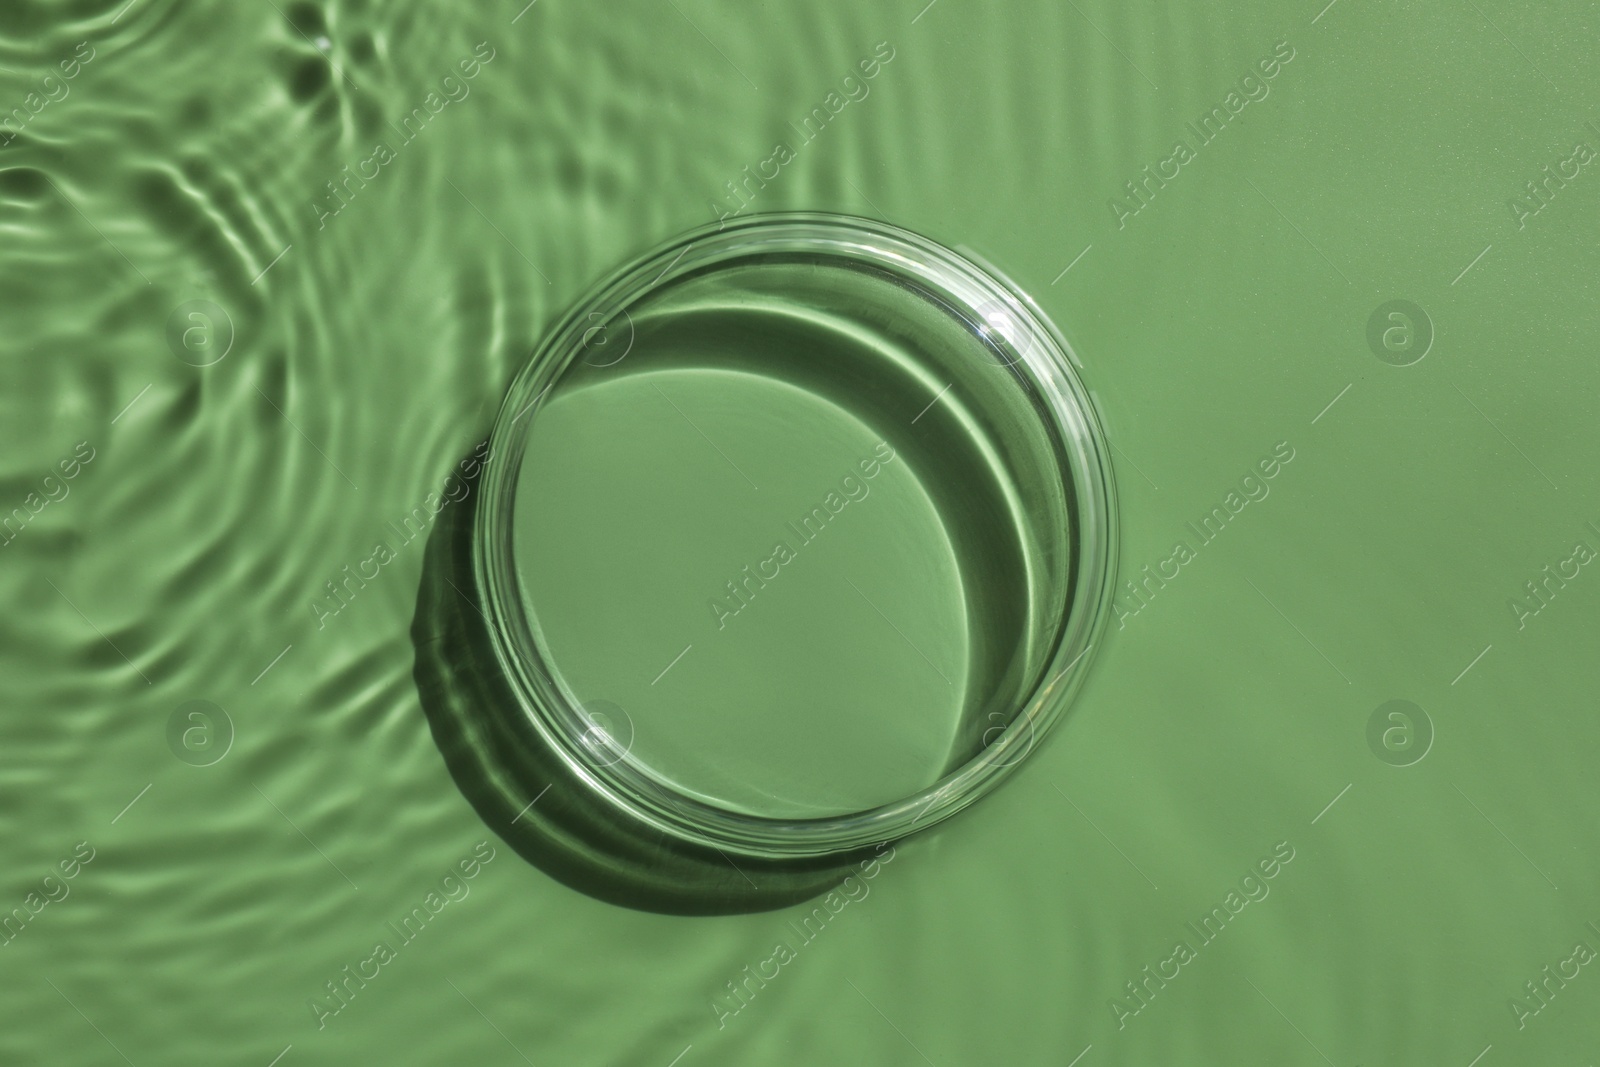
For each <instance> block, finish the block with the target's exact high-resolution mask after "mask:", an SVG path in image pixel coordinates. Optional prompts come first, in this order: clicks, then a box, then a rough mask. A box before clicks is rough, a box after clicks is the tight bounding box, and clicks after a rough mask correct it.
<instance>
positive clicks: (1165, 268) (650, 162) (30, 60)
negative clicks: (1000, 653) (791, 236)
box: [0, 0, 1600, 1067]
mask: <svg viewBox="0 0 1600 1067" xmlns="http://www.w3.org/2000/svg"><path fill="white" fill-rule="evenodd" d="M523 2H524V0H506V2H500V0H495V2H494V3H471V4H459V3H458V4H450V3H445V2H443V0H397V2H392V3H386V4H376V3H357V2H349V0H339V2H329V3H325V4H323V3H306V2H297V3H287V2H279V3H276V4H274V3H270V2H269V3H265V4H256V3H226V4H225V3H221V2H186V3H180V2H178V0H131V2H129V0H74V2H66V3H48V4H47V3H44V2H42V0H9V2H7V3H6V4H5V5H4V9H3V12H0V294H3V295H0V315H3V323H4V327H5V338H6V345H7V349H6V354H5V359H4V361H3V362H0V434H3V436H4V448H3V449H0V529H3V531H4V533H3V541H4V544H3V547H0V589H3V591H4V597H5V599H4V603H5V606H6V610H5V611H4V613H3V614H0V682H3V683H4V684H3V686H0V690H3V692H4V694H5V699H4V709H5V710H4V714H3V718H0V834H3V837H0V840H3V842H4V856H3V862H0V929H3V931H4V932H3V933H0V991H3V996H0V1020H3V1025H0V1062H4V1063H8V1064H9V1063H19V1064H20V1063H75V1064H79V1063H81V1064H89V1063H95V1064H98V1063H108V1064H109V1063H123V1062H128V1063H133V1064H137V1065H139V1067H145V1065H147V1064H172V1065H177V1064H215V1063H224V1062H226V1063H244V1064H258V1065H260V1067H266V1065H268V1064H269V1063H272V1062H274V1057H281V1058H280V1059H279V1060H277V1061H276V1062H277V1063H278V1064H279V1065H280V1067H300V1065H303V1064H350V1063H381V1064H395V1065H398V1064H437V1063H506V1064H512V1063H515V1064H522V1063H534V1064H540V1065H544V1064H565V1065H581V1064H595V1065H599V1064H630V1065H631V1064H638V1065H644V1067H667V1065H668V1064H671V1063H674V1062H677V1063H678V1064H680V1067H695V1065H698V1064H739V1065H745V1064H816V1063H871V1064H923V1063H932V1064H936V1065H938V1067H953V1065H957V1064H1013V1063H1015V1064H1053V1065H1057V1067H1060V1065H1063V1064H1066V1063H1068V1062H1075V1063H1078V1064H1079V1067H1097V1065H1100V1064H1153V1063H1161V1064H1197V1065H1198V1064H1207V1065H1209V1064H1217V1063H1232V1062H1247V1063H1283V1064H1291V1063H1294V1064H1299V1063H1305V1064H1311V1063H1324V1062H1328V1063H1339V1064H1349V1063H1364V1064H1369V1065H1371V1064H1414V1063H1422V1062H1430V1063H1447V1064H1450V1063H1453V1064H1459V1065H1461V1067H1466V1065H1467V1064H1469V1063H1471V1062H1474V1061H1473V1057H1475V1056H1480V1055H1482V1059H1481V1060H1480V1061H1477V1062H1479V1063H1480V1065H1481V1067H1496V1065H1501V1064H1564V1063H1574V1064H1577V1063H1587V1062H1588V1058H1587V1057H1590V1056H1592V1050H1593V1048H1594V1044H1595V1040H1596V1037H1597V1034H1596V1030H1595V1025H1594V1023H1593V1021H1592V1020H1593V1011H1592V1008H1593V1005H1594V1004H1595V1003H1596V1000H1595V998H1596V997H1600V974H1591V972H1592V971H1595V969H1596V966H1597V965H1596V964H1593V963H1590V962H1589V961H1590V960H1591V959H1592V958H1593V953H1594V952H1595V951H1600V929H1597V928H1600V894H1597V893H1596V892H1595V891H1594V888H1593V887H1594V885H1595V884H1596V876H1597V874H1600V870H1597V857H1600V852H1597V851H1596V849H1595V848H1594V847H1593V836H1594V833H1595V831H1596V829H1597V826H1596V823H1597V820H1596V809H1595V805H1594V802H1593V799H1592V798H1593V787H1592V782H1593V769H1592V764H1593V761H1594V758H1595V753H1596V751H1597V749H1596V742H1597V740H1600V737H1597V727H1596V725H1595V724H1596V721H1597V720H1596V718H1595V716H1594V715H1593V692H1594V688H1595V687H1594V682H1595V671H1596V659H1595V657H1594V655H1593V649H1594V645H1595V638H1596V636H1597V630H1600V627H1597V624H1596V615H1595V604H1596V600H1595V597H1596V596H1600V577H1594V576H1592V575H1591V573H1590V572H1591V571H1592V570H1593V569H1594V568H1593V567H1591V566H1590V565H1589V561H1590V559H1591V558H1593V556H1594V553H1595V551H1596V550H1600V493H1597V491H1596V490H1597V488H1600V484H1597V479H1596V475H1595V471H1596V469H1597V468H1596V464H1595V459H1596V455H1595V452H1596V447H1595V444H1596V442H1595V435H1594V431H1593V424H1594V416H1595V410H1594V408H1595V396H1596V393H1597V385H1600V372H1597V371H1596V364H1595V361H1594V358H1593V351H1594V338H1595V336H1596V327H1597V325H1600V323H1597V312H1596V305H1595V301H1594V299H1593V279H1594V277H1595V268H1596V253H1595V247H1596V246H1595V241H1594V234H1595V231H1596V225H1597V222H1600V206H1597V202H1596V197H1597V195H1600V191H1597V190H1600V177H1595V176H1593V174H1592V173H1591V172H1592V170H1593V164H1592V163H1591V162H1590V160H1591V158H1592V157H1593V156H1594V149H1595V148H1600V130H1597V129H1596V125H1600V110H1596V100H1597V97H1596V93H1595V91H1594V90H1595V81H1594V77H1593V74H1592V59H1593V56H1592V47H1590V45H1589V42H1591V41H1592V40H1593V39H1594V34H1595V31H1596V29H1597V28H1600V27H1597V25H1596V21H1595V16H1594V14H1593V12H1592V11H1591V10H1590V9H1589V8H1587V7H1586V6H1584V5H1581V4H1578V3H1576V2H1572V0H1562V2H1557V3H1553V4H1547V5H1540V6H1539V7H1538V8H1537V9H1534V8H1528V7H1518V6H1516V5H1513V4H1510V3H1506V2H1504V0H1482V3H1481V5H1480V4H1467V5H1463V6H1460V7H1455V6H1448V5H1447V6H1445V7H1433V6H1422V7H1418V6H1415V5H1412V6H1402V5H1399V4H1394V3H1380V2H1372V0H1343V2H1337V3H1335V4H1333V5H1331V6H1326V7H1325V6H1324V5H1325V0H1312V2H1311V3H1308V4H1301V3H1298V2H1297V3H1293V4H1288V5H1285V4H1267V3H1264V2H1252V3H1246V4H1218V3H1210V4H1202V5H1199V6H1195V5H1167V6H1165V7H1159V8H1157V7H1144V6H1139V5H1133V6H1129V5H1122V4H1115V3H1111V2H1109V0H1093V2H1090V0H1084V2H1082V3H1078V4H1067V5H1055V4H1045V3H1026V4H1020V5H1017V4H1012V5H994V4H978V3H974V2H972V0H936V2H935V3H933V4H931V5H927V6H924V4H925V2H926V0H911V2H899V0H897V2H894V3H888V2H876V0H874V2H868V3H844V2H842V0H839V2H833V0H829V2H824V3H821V4H807V5H725V4H714V3H711V2H709V0H664V2H661V3H656V2H651V3H628V4H622V5H596V4H590V5H579V4H577V3H574V2H572V0H537V2H536V3H534V4H532V5H529V6H527V7H524V6H523ZM869 72H870V75H869ZM747 168H748V169H747ZM1529 183H1536V184H1534V185H1533V186H1531V187H1530V185H1529ZM779 209H786V210H795V209H816V210H833V211H843V212H850V213H854V214H860V215H866V216H872V217H881V218H887V219H888V220H890V221H892V222H895V223H897V224H900V225H904V226H906V227H908V228H911V229H914V230H917V231H919V232H922V233H925V234H927V235H928V236H930V237H932V238H934V239H936V240H941V241H943V242H945V243H947V244H950V245H953V246H965V247H970V248H971V249H972V250H974V251H975V252H976V253H977V254H979V255H981V256H982V257H984V258H985V259H986V260H988V261H990V262H993V263H995V264H998V265H999V266H1000V267H1001V268H1002V269H1003V270H1005V271H1006V272H1007V273H1008V274H1010V275H1011V276H1012V277H1013V278H1015V279H1016V280H1017V282H1018V283H1019V284H1020V285H1021V286H1023V287H1024V288H1025V289H1027V290H1028V291H1030V292H1031V293H1033V294H1034V295H1035V296H1036V297H1037V299H1038V300H1039V302H1040V303H1041V305H1042V306H1043V308H1044V309H1045V311H1046V312H1047V313H1049V314H1050V315H1051V316H1052V317H1053V318H1054V319H1055V320H1056V321H1057V322H1058V323H1060V324H1061V325H1062V327H1063V328H1064V330H1065V331H1066V332H1067V334H1068V335H1069V337H1070V339H1071V340H1072V342H1073V345H1074V347H1075V349H1076V350H1077V352H1078V353H1079V354H1080V355H1081V357H1082V359H1083V361H1084V367H1083V374H1084V378H1085V380H1086V381H1087V382H1088V383H1089V384H1090V385H1091V386H1092V387H1093V389H1094V390H1095V392H1096V395H1097V399H1098V401H1099V403H1100V405H1101V408H1102V412H1103V415H1104V417H1105V420H1106V423H1107V431H1108V436H1109V438H1110V441H1111V443H1112V445H1113V448H1114V450H1115V458H1116V462H1117V475H1118V481H1119V485H1120V488H1121V494H1122V510H1123V515H1122V518H1123V543H1122V559H1123V571H1124V573H1123V578H1124V580H1127V581H1132V582H1135V583H1137V584H1136V585H1134V586H1131V587H1124V592H1123V595H1122V597H1121V598H1120V599H1119V601H1118V603H1119V615H1120V618H1119V619H1118V620H1116V621H1114V622H1113V623H1112V626H1111V630H1110V633H1109V636H1108V637H1107V639H1106V642H1105V645H1104V647H1102V648H1100V649H1097V651H1096V660H1095V665H1094V668H1093V671H1092V674H1091V676H1090V680H1089V682H1088V684H1087V686H1086V688H1085V689H1084V691H1083V694H1082V696H1081V698H1080V700H1079V702H1078V704H1077V705H1076V707H1075V708H1074V710H1073V712H1072V714H1071V715H1070V716H1069V717H1068V719H1067V720H1066V721H1065V723H1064V724H1063V725H1062V726H1061V728H1060V729H1059V730H1058V731H1057V732H1056V733H1055V734H1054V735H1052V737H1051V738H1050V740H1049V742H1048V743H1047V744H1046V745H1045V746H1044V748H1043V749H1042V750H1041V751H1039V752H1038V753H1036V754H1035V756H1034V757H1032V758H1031V759H1030V763H1029V766H1027V767H1026V768H1025V769H1024V770H1023V771H1022V772H1021V773H1020V774H1019V775H1018V776H1017V778H1016V779H1015V780H1014V781H1012V782H1011V783H1010V784H1008V785H1007V786H1006V787H1005V788H1004V789H1002V790H1001V791H1000V792H998V793H997V794H996V795H995V796H993V797H991V798H989V799H988V800H986V801H985V802H984V803H983V804H982V805H980V806H978V807H977V808H975V809H973V810H972V811H970V812H968V813H966V814H964V815H963V816H962V817H960V818H957V819H955V820H953V821H952V822H951V823H949V824H948V825H946V826H943V827H941V828H939V829H938V830H936V831H934V832H932V833H929V834H926V835H923V836H921V837H918V838H915V839H912V840H910V841H907V842H903V843H901V844H899V845H898V846H897V847H895V848H894V849H893V851H892V852H890V851H888V850H885V854H884V856H883V857H881V858H879V859H878V860H876V861H874V863H873V864H872V865H871V866H870V873H869V868H866V867H863V868H860V869H858V871H857V873H855V874H852V875H851V879H850V880H849V881H847V882H846V883H845V884H844V886H842V887H841V888H840V890H838V891H835V892H834V893H833V894H832V895H825V896H820V897H817V898H815V899H814V900H812V901H810V902H807V903H805V904H801V905H792V906H786V907H784V908H781V909H778V910H767V911H757V912H754V913H748V914H738V915H723V916H717V917H684V916H681V915H667V914H659V913H656V912H653V911H649V910H643V909H634V908H628V907H621V906H618V905H617V904H615V903H610V902H606V901H604V900H602V899H598V898H597V897H596V896H594V895H590V894H588V893H586V892H583V891H582V890H581V887H577V886H573V885H569V881H564V880H562V879H560V878H557V877H554V876H552V874H550V873H547V872H546V871H544V870H541V869H540V868H539V867H537V866H535V865H533V864H530V863H528V862H525V861H524V859H523V858H522V856H521V855H520V854H519V853H518V852H516V851H515V850H514V849H513V848H511V847H508V846H507V844H506V840H507V838H506V836H505V835H506V834H508V833H510V832H511V831H510V829H509V824H510V819H511V818H512V817H513V816H511V815H508V814H505V813H504V812H502V811H501V809H498V808H492V807H489V806H483V811H484V812H486V813H487V814H480V809H479V807H475V806H474V803H473V802H472V800H470V799H469V798H468V796H467V795H465V794H464V793H463V791H462V790H461V789H460V788H458V787H457V784H456V781H455V779H454V778H453V777H452V775H451V772H450V769H449V768H448V767H447V763H446V759H445V757H444V756H443V755H442V754H441V748H440V745H439V744H438V743H436V741H435V738H434V735H433V732H432V731H431V730H430V725H429V720H428V717H427V715H425V714H424V708H423V703H422V700H421V699H420V698H419V690H418V686H419V682H418V677H419V675H423V674H426V671H427V670H432V671H435V673H437V668H438V664H437V663H435V664H432V665H431V666H430V665H429V664H428V662H427V660H428V657H427V655H426V654H424V653H423V652H419V648H425V647H426V646H427V645H428V644H429V640H430V635H428V634H426V633H419V634H416V635H413V633H412V624H413V619H414V618H415V619H424V618H431V617H433V616H431V615H429V614H427V613H419V610H418V601H419V596H418V595H419V582H420V579H421V576H422V574H423V560H424V547H425V546H426V545H427V544H428V542H429V539H430V537H431V535H432V532H433V530H434V529H435V528H436V527H437V526H438V525H439V524H440V523H441V522H442V521H444V518H441V516H444V517H446V518H447V517H449V516H450V515H451V514H452V513H451V512H450V511H449V509H451V508H458V507H461V506H463V500H464V499H470V498H471V497H470V494H471V492H473V491H474V489H473V487H474V486H475V485H476V482H475V481H473V480H472V479H470V478H465V479H463V478H461V477H457V479H456V480H455V481H447V476H448V475H450V474H451V472H452V471H456V472H458V474H459V471H460V467H459V463H460V461H461V459H462V457H463V456H469V455H470V454H471V452H472V450H473V448H474V446H475V445H476V444H477V443H478V442H479V441H481V440H482V439H483V438H484V436H485V434H486V432H487V430H488V427H489V424H490V422H491V420H492V418H493V415H494V412H495V411H496V408H497V405H498V403H499V400H500V397H501V395H502V393H503V391H504V389H505V387H506V384H507V383H508V382H509V380H510V378H511V376H512V375H513V373H514V372H515V370H516V368H517V367H518V366H519V365H520V363H521V361H522V360H524V359H525V358H526V356H527V354H528V353H529V351H530V350H531V349H532V347H533V345H534V344H535V343H536V341H537V339H538V338H539V336H540V335H541V333H542V332H543V331H544V330H545V329H546V327H547V326H548V325H549V324H550V323H551V321H552V319H553V317H554V316H555V315H556V314H558V313H559V312H560V311H561V309H563V308H564V307H566V306H567V305H569V304H570V303H571V302H572V301H574V300H576V299H577V297H578V296H579V295H580V294H581V293H582V291H583V290H584V289H585V287H586V286H587V285H588V284H589V283H590V282H591V281H592V280H593V279H594V278H596V277H597V276H599V275H600V274H602V273H604V272H605V271H607V270H609V269H611V268H612V267H613V266H614V265H616V264H617V263H619V262H621V261H623V260H625V259H627V258H628V257H630V256H633V255H635V254H637V253H639V252H640V251H642V250H644V249H646V248H648V247H650V246H652V245H654V244H656V243H658V242H660V241H662V240H664V239H666V238H667V237H669V236H670V235H672V234H674V233H676V232H679V231H681V230H684V229H687V228H689V227H691V226H696V225H701V224H703V223H706V222H708V221H713V220H715V219H716V218H717V217H719V216H720V215H721V214H723V213H725V212H733V211H735V210H744V211H755V210H779ZM1475 257H1476V258H1475ZM1393 301H1401V302H1403V303H1399V304H1392V303H1391V302H1393ZM1369 324H1370V327H1371V328H1370V329H1369ZM463 487H464V492H463ZM452 497H455V499H452ZM1591 524H1594V525H1591ZM380 544H381V545H382V546H383V547H384V549H385V551H383V552H380V551H378V547H379V545H380ZM1180 546H1181V547H1182V551H1180V550H1179V549H1180ZM740 562H744V561H730V564H731V566H732V568H733V569H737V565H738V563H740ZM347 568H348V569H347ZM446 573H448V572H446ZM330 583H331V584H330ZM430 595H431V593H430ZM460 610H465V609H460ZM414 636H415V640H414ZM424 668H426V670H424ZM429 677H432V675H429ZM1391 701H1405V702H1407V703H1404V704H1400V705H1390V704H1389V702H1391ZM526 784H527V789H526V801H525V802H532V801H535V800H537V804H538V805H539V806H540V807H542V806H544V805H547V804H548V805H561V804H563V803H565V802H566V801H565V800H564V799H563V797H561V796H559V795H558V794H557V792H555V791H552V792H551V793H550V794H549V795H548V796H545V797H543V798H542V799H539V798H538V797H537V794H538V793H539V783H537V782H528V783H526ZM502 800H503V801H504V803H505V805H506V811H511V810H514V809H511V808H510V807H509V805H510V803H511V798H502ZM551 810H552V813H554V812H556V811H558V810H559V809H557V808H554V807H553V808H552V809H551ZM496 813H498V814H496ZM496 818H498V819H501V820H503V822H504V825H500V824H496V822H495V821H494V820H495V819H496ZM1269 872H1270V873H1269ZM757 876H758V877H759V876H760V872H757ZM725 877H726V878H728V879H730V880H732V879H736V878H738V877H740V875H739V874H738V873H736V872H727V873H726V874H725ZM1591 923H1594V924H1595V925H1590V924H1591ZM1180 945H1181V946H1183V948H1184V951H1180V950H1179V946H1180ZM380 946H381V950H380ZM747 967H748V968H749V970H748V971H746V970H745V969H746V968H747ZM346 968H348V970H346ZM1146 968H1148V970H1147V969H1146ZM1546 968H1548V970H1546ZM1552 976H1553V977H1552ZM730 983H732V984H733V985H732V986H730ZM1130 983H1131V984H1132V985H1131V986H1130ZM1529 983H1533V984H1532V985H1531V986H1530V984H1529ZM1080 1056H1081V1058H1080V1059H1079V1060H1076V1061H1074V1060H1073V1057H1080ZM674 1057H681V1059H679V1060H677V1061H675V1060H674Z"/></svg>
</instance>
